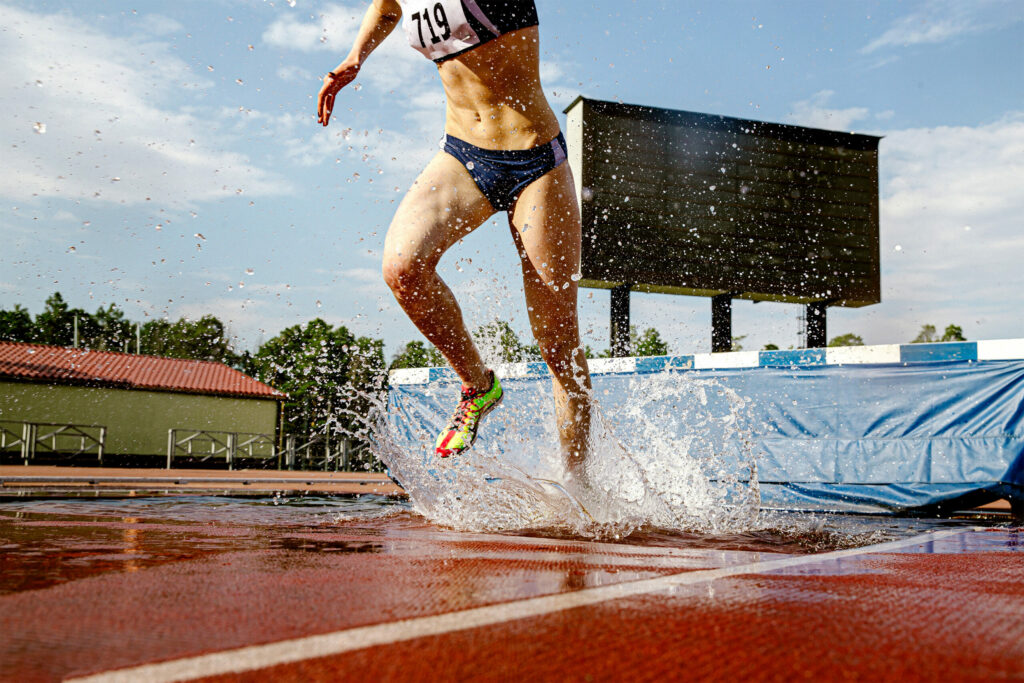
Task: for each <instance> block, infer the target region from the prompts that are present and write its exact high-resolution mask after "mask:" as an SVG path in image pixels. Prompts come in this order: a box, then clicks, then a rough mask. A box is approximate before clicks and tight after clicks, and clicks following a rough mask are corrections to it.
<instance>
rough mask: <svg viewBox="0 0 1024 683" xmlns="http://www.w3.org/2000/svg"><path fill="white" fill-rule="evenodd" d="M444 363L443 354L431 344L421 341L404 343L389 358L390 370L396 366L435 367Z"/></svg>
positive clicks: (396, 367)
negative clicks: (428, 345)
mask: <svg viewBox="0 0 1024 683" xmlns="http://www.w3.org/2000/svg"><path fill="white" fill-rule="evenodd" d="M444 364H445V359H444V356H442V355H441V352H440V351H438V350H437V349H436V348H434V346H433V344H431V345H430V347H429V348H427V345H426V344H424V343H423V342H421V341H411V342H408V343H406V345H405V346H403V347H402V348H401V350H399V351H398V353H396V354H395V355H394V357H393V358H392V359H391V366H390V368H391V369H392V370H396V369H398V368H436V367H439V366H442V365H444Z"/></svg>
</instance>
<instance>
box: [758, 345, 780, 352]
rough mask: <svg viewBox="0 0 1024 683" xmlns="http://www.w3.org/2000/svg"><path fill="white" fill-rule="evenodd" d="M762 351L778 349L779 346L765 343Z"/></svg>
mask: <svg viewBox="0 0 1024 683" xmlns="http://www.w3.org/2000/svg"><path fill="white" fill-rule="evenodd" d="M761 350H762V351H778V350H779V346H778V345H777V344H765V345H764V348H763V349H761Z"/></svg>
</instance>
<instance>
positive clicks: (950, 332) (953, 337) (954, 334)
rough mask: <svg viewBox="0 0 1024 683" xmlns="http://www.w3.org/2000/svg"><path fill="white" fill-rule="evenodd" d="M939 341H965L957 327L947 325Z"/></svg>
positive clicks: (962, 333) (962, 332) (961, 331)
mask: <svg viewBox="0 0 1024 683" xmlns="http://www.w3.org/2000/svg"><path fill="white" fill-rule="evenodd" d="M940 341H967V340H966V339H965V338H964V331H963V330H962V329H961V328H960V326H959V325H947V326H946V331H945V332H943V333H942V339H941V340H940Z"/></svg>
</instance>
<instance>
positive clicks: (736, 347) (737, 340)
mask: <svg viewBox="0 0 1024 683" xmlns="http://www.w3.org/2000/svg"><path fill="white" fill-rule="evenodd" d="M746 338H747V335H745V334H741V335H740V336H738V337H733V338H732V350H733V351H742V350H743V344H742V342H743V340H744V339H746Z"/></svg>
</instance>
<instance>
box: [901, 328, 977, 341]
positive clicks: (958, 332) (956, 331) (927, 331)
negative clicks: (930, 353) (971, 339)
mask: <svg viewBox="0 0 1024 683" xmlns="http://www.w3.org/2000/svg"><path fill="white" fill-rule="evenodd" d="M946 341H966V339H964V331H963V329H961V327H960V326H959V325H947V326H946V331H945V332H944V333H943V334H942V336H941V337H939V336H938V333H937V332H936V330H935V325H922V326H921V331H920V332H918V333H917V336H916V337H914V338H913V339H912V340H911V341H910V343H911V344H930V343H932V342H946Z"/></svg>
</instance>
